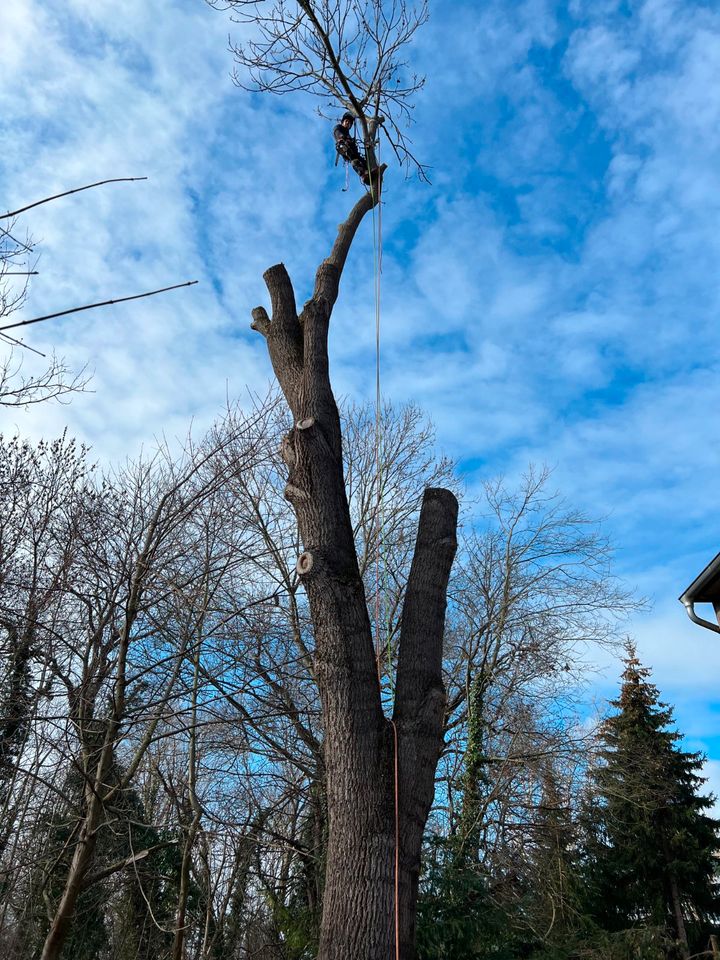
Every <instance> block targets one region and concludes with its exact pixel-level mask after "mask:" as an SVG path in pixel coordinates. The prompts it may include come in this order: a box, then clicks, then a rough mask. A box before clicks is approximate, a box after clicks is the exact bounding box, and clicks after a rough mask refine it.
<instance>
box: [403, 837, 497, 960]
mask: <svg viewBox="0 0 720 960" xmlns="http://www.w3.org/2000/svg"><path fill="white" fill-rule="evenodd" d="M425 853H426V855H425V863H424V872H423V875H422V878H421V886H420V896H419V901H418V918H417V951H418V957H419V960H471V958H472V960H475V958H477V960H480V958H484V957H491V956H492V957H494V958H496V960H510V958H512V957H514V956H515V953H514V952H513V951H512V949H511V947H510V945H509V944H507V943H506V944H505V945H502V940H503V939H504V940H506V941H507V940H509V939H511V938H510V936H509V935H508V930H509V927H508V924H507V918H505V917H504V916H503V914H502V913H501V911H499V910H498V909H497V908H496V907H495V906H494V905H493V904H492V902H491V900H490V897H489V896H488V891H487V883H486V879H485V878H484V877H483V875H482V873H481V871H480V869H479V867H478V864H477V863H476V862H473V861H472V859H471V858H470V857H468V856H467V854H466V850H465V848H464V847H463V845H462V841H461V840H460V839H459V838H458V837H450V838H449V839H445V838H442V837H434V838H433V839H432V840H430V842H429V843H428V844H427V846H426V851H425Z"/></svg>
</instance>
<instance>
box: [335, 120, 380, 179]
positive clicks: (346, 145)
mask: <svg viewBox="0 0 720 960" xmlns="http://www.w3.org/2000/svg"><path fill="white" fill-rule="evenodd" d="M354 123H355V117H354V116H353V114H352V113H349V112H348V113H344V114H343V116H342V120H341V121H340V123H338V124H337V125H336V126H335V129H334V130H333V137H334V138H335V149H336V150H337V152H338V156H340V157H342V158H343V160H345V161H346V163H349V164H350V166H351V167H352V168H353V170H354V171H355V173H356V174H357V175H358V176H359V177H360V179H361V180H362V182H363V183H364V184H365V186H366V187H369V186H370V183H371V179H372V178H374V177H375V176H376V175H377V166H376V165H375V164H373V166H372V168H370V167H369V164H368V160H367V157H365V156H363V154H362V153H360V151H359V150H358V145H357V141H356V140H355V137H354V136H353V135H352V133H351V130H352V128H353V124H354ZM378 123H382V118H379V119H378V120H375V121H373V120H371V121H370V123H369V124H368V128H369V129H371V130H372V133H374V132H375V129H376V128H377V125H378Z"/></svg>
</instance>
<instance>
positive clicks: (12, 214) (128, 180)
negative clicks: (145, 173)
mask: <svg viewBox="0 0 720 960" xmlns="http://www.w3.org/2000/svg"><path fill="white" fill-rule="evenodd" d="M135 180H147V177H115V178H114V179H112V180H98V182H97V183H88V184H87V185H86V186H84V187H75V189H74V190H65V191H64V193H56V194H54V195H53V196H52V197H45V199H44V200H36V201H35V203H29V204H28V205H27V206H26V207H19V208H18V209H17V210H10V211H8V213H3V214H2V215H0V220H5V219H7V218H8V217H16V216H17V215H18V214H19V213H25V211H26V210H32V208H33V207H39V206H41V204H43V203H50V201H51V200H59V199H60V197H69V196H70V194H71V193H81V192H82V191H83V190H92V188H93V187H102V186H103V185H104V184H106V183H132V182H134V181H135Z"/></svg>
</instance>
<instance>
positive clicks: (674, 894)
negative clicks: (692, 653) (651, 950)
mask: <svg viewBox="0 0 720 960" xmlns="http://www.w3.org/2000/svg"><path fill="white" fill-rule="evenodd" d="M648 675H649V670H647V669H646V668H644V667H642V666H641V664H640V662H639V660H638V659H637V657H636V655H635V651H634V649H633V648H631V647H630V648H629V649H628V656H627V658H626V660H625V670H624V672H623V677H622V679H623V682H622V688H621V692H620V697H619V698H618V699H617V700H615V701H612V706H613V707H614V708H615V710H616V711H617V712H616V713H614V714H613V715H612V716H610V717H608V719H607V720H606V721H605V723H604V724H603V726H602V728H601V731H600V736H601V743H602V750H601V754H600V756H601V764H600V765H599V766H598V768H597V769H596V770H595V771H594V774H593V782H594V787H595V795H594V796H593V797H592V799H591V800H590V801H589V803H588V807H587V811H586V827H587V834H588V839H587V844H586V850H585V854H586V864H585V872H586V878H587V891H588V897H587V900H588V909H589V912H590V913H591V915H592V916H593V918H594V919H595V921H596V922H597V923H598V924H599V925H600V927H602V928H603V929H605V930H608V931H621V930H627V929H628V928H632V927H655V928H658V929H665V930H667V931H669V932H670V934H671V936H672V938H673V939H680V940H682V939H683V930H682V927H681V924H680V923H679V920H678V913H679V912H680V913H681V914H682V917H683V924H684V927H685V929H686V931H687V935H688V940H689V941H690V943H691V945H692V943H693V942H697V943H700V942H702V940H703V938H704V939H707V932H708V924H709V923H710V922H711V921H712V920H713V919H715V918H717V917H718V916H719V915H720V897H719V895H718V877H717V859H716V858H717V855H718V854H720V838H719V836H718V827H719V824H718V822H717V821H716V820H714V819H712V818H711V817H710V816H708V814H707V812H706V811H707V810H708V809H709V808H710V807H711V805H712V799H711V798H708V797H703V796H700V795H699V793H698V791H699V789H700V788H701V786H702V784H703V783H704V780H703V778H702V777H701V776H700V775H699V770H700V768H701V766H702V760H703V758H702V756H701V755H700V754H697V753H688V752H685V751H683V750H681V749H680V747H679V746H678V741H679V740H680V739H681V737H680V734H678V733H675V732H671V731H669V730H668V729H667V728H668V727H669V726H670V724H671V723H672V710H671V709H670V708H669V707H667V706H666V705H665V704H662V703H660V701H659V695H658V690H657V688H656V687H655V686H654V685H653V684H652V683H650V682H649V680H648V679H647V678H648Z"/></svg>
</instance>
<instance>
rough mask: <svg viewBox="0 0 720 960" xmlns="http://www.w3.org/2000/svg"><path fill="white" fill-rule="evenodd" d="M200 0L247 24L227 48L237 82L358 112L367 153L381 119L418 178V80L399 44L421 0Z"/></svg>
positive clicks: (422, 14)
mask: <svg viewBox="0 0 720 960" xmlns="http://www.w3.org/2000/svg"><path fill="white" fill-rule="evenodd" d="M208 2H209V3H210V4H211V6H214V7H216V8H218V9H223V10H227V9H229V10H231V11H232V15H233V18H234V19H235V20H236V21H237V22H239V23H240V24H247V25H248V26H249V28H250V29H249V35H248V39H247V40H246V41H245V42H244V43H234V44H233V45H232V48H231V49H232V51H233V53H234V55H235V60H236V62H237V64H238V66H239V67H240V70H239V71H237V72H236V74H235V79H236V82H237V83H238V85H239V86H242V87H244V88H245V89H249V90H258V91H262V92H268V93H274V94H285V93H289V92H292V91H302V92H304V93H308V94H311V95H313V96H315V97H318V98H319V99H321V100H322V101H323V107H321V108H320V112H321V114H323V115H325V116H328V115H329V114H328V113H327V108H329V107H335V109H337V107H338V106H343V107H344V108H345V109H346V110H350V111H351V112H352V113H354V114H355V116H356V117H357V118H358V120H359V122H360V125H361V129H362V138H363V141H364V143H365V147H366V150H368V151H372V148H373V143H374V136H375V131H376V128H377V127H378V125H379V124H383V126H382V129H383V130H384V132H385V136H386V137H387V140H388V142H389V144H390V145H391V147H392V149H393V151H394V152H395V154H396V156H397V158H398V160H399V161H400V163H402V164H403V165H405V166H406V168H414V169H416V170H417V172H418V174H419V175H420V176H421V177H422V178H425V169H426V168H425V167H424V166H423V164H422V163H420V161H419V160H417V159H416V157H415V156H413V153H412V151H411V149H410V148H411V142H410V140H409V138H408V135H407V128H408V126H409V125H410V121H411V119H412V109H413V104H412V99H413V96H414V95H415V94H416V93H417V91H418V90H420V89H421V88H422V86H423V84H424V82H425V81H424V78H423V77H420V76H418V75H417V74H415V73H414V72H413V71H412V70H411V69H410V68H409V65H408V63H407V61H406V59H405V48H406V47H407V45H408V43H409V42H410V41H411V40H412V38H413V36H414V34H415V32H416V31H417V29H418V28H419V27H420V26H422V24H423V23H424V22H425V21H426V20H427V17H428V8H427V2H426V0H420V2H419V3H418V4H413V3H408V2H407V0H208ZM323 108H325V112H323ZM371 156H372V153H371Z"/></svg>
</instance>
